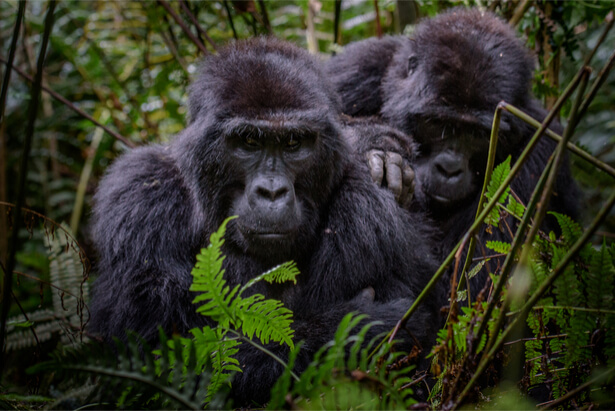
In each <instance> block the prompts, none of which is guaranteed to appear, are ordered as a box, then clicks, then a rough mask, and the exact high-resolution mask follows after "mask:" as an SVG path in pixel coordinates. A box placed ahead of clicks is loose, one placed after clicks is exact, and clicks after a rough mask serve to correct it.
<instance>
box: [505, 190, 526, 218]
mask: <svg viewBox="0 0 615 411" xmlns="http://www.w3.org/2000/svg"><path fill="white" fill-rule="evenodd" d="M506 208H507V209H508V211H510V212H511V213H512V215H514V216H515V217H517V218H518V219H522V218H523V214H524V213H525V206H524V205H523V204H521V203H520V202H518V201H517V200H515V198H514V197H513V196H512V195H511V196H508V204H507V205H506Z"/></svg>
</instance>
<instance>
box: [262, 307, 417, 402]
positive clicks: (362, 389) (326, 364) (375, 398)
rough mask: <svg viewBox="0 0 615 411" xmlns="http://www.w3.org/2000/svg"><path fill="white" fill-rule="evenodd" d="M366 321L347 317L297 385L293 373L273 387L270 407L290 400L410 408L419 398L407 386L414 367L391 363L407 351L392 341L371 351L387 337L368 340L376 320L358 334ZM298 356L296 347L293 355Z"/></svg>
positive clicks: (354, 316) (315, 356)
mask: <svg viewBox="0 0 615 411" xmlns="http://www.w3.org/2000/svg"><path fill="white" fill-rule="evenodd" d="M364 320H365V316H363V315H358V316H357V315H353V314H348V315H347V316H345V317H344V318H343V319H342V321H341V322H340V325H339V327H338V329H337V331H336V333H335V336H334V338H333V340H332V341H330V342H329V343H328V344H327V345H325V346H324V347H322V348H321V349H320V350H319V351H318V352H317V353H316V354H315V355H314V358H313V360H312V363H311V364H310V366H309V367H308V368H307V369H306V371H305V372H304V373H303V374H301V376H300V379H299V381H297V382H296V383H295V384H294V385H293V386H292V388H291V384H290V382H291V381H290V377H289V376H287V377H286V378H283V379H281V380H280V381H279V382H278V384H277V385H276V387H274V389H273V390H272V400H271V403H270V405H269V406H270V408H271V407H272V408H273V409H276V408H281V407H282V408H283V407H284V406H285V405H286V406H287V405H288V403H287V401H292V403H293V405H294V406H296V407H297V408H309V409H407V408H408V407H410V405H412V404H413V403H415V402H416V401H414V400H413V399H412V396H411V394H412V391H411V390H410V389H408V388H404V385H406V384H407V383H408V382H410V378H409V377H408V375H409V371H410V369H411V367H408V366H401V367H399V366H396V367H392V366H391V365H392V364H394V363H395V362H396V361H399V360H400V359H401V358H402V357H403V353H391V346H390V344H383V346H382V347H380V349H379V350H378V352H377V353H376V354H375V355H373V356H370V353H371V351H372V350H373V347H374V346H375V344H376V343H377V342H378V341H380V339H381V338H382V336H379V337H376V338H373V339H372V340H371V341H370V343H369V344H365V338H366V336H367V333H368V331H369V329H370V328H371V327H372V324H373V323H369V324H366V325H364V326H362V327H361V329H360V330H359V332H358V333H356V334H355V333H354V330H355V329H356V328H357V327H358V326H360V324H361V322H363V321H364ZM295 356H296V352H295V353H294V354H292V355H291V358H293V359H294V358H295ZM398 368H399V369H398ZM289 390H290V392H291V394H290V396H287V393H288V391H289Z"/></svg>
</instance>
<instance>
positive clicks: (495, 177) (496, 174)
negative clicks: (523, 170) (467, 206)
mask: <svg viewBox="0 0 615 411" xmlns="http://www.w3.org/2000/svg"><path fill="white" fill-rule="evenodd" d="M510 160H511V157H510V156H508V157H507V158H506V160H504V162H503V163H501V164H499V165H498V166H497V167H495V168H494V169H493V173H492V174H491V180H490V181H489V184H488V185H487V192H485V197H487V199H489V200H491V199H492V198H493V197H495V194H496V192H497V191H498V189H499V188H500V186H501V185H502V184H503V183H504V180H506V178H507V177H508V175H509V174H510ZM509 192H510V187H507V188H506V190H505V191H504V193H502V195H501V196H500V198H499V199H498V203H500V204H504V201H506V198H507V197H508V194H509ZM486 205H487V204H486V203H485V206H486ZM499 221H500V211H499V210H498V207H494V208H493V209H492V210H491V212H490V213H489V214H488V215H487V217H486V218H485V224H487V225H492V226H494V227H498V224H499Z"/></svg>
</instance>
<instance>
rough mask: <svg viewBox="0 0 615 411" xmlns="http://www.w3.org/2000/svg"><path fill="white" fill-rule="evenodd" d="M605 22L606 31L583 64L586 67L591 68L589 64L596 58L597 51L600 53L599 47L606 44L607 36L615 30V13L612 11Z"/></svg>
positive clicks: (603, 31)
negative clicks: (614, 17) (614, 16)
mask: <svg viewBox="0 0 615 411" xmlns="http://www.w3.org/2000/svg"><path fill="white" fill-rule="evenodd" d="M604 21H606V26H605V27H604V30H602V34H601V35H600V38H599V39H598V42H596V45H595V46H594V48H593V49H592V51H591V52H590V53H589V54H588V55H587V56H586V57H585V61H584V62H583V65H584V66H589V63H590V62H591V61H592V59H593V58H594V55H595V54H596V51H598V47H600V45H601V44H602V42H604V39H606V35H607V34H608V33H609V31H611V29H612V28H613V23H614V22H615V20H613V12H612V11H611V12H610V13H609V14H607V16H606V18H605V19H604Z"/></svg>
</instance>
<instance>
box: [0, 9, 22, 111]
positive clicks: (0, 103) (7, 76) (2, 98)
mask: <svg viewBox="0 0 615 411" xmlns="http://www.w3.org/2000/svg"><path fill="white" fill-rule="evenodd" d="M25 12H26V2H25V0H24V1H20V2H19V8H18V9H17V19H16V20H15V27H14V28H13V37H12V38H11V46H10V47H9V58H8V61H6V71H5V72H4V78H3V79H2V91H1V92H0V123H2V121H3V120H4V109H5V105H6V95H7V93H8V89H9V82H10V81H11V67H12V66H13V61H14V60H15V50H16V49H17V39H18V38H19V31H20V30H21V22H22V20H23V16H24V14H25Z"/></svg>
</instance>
